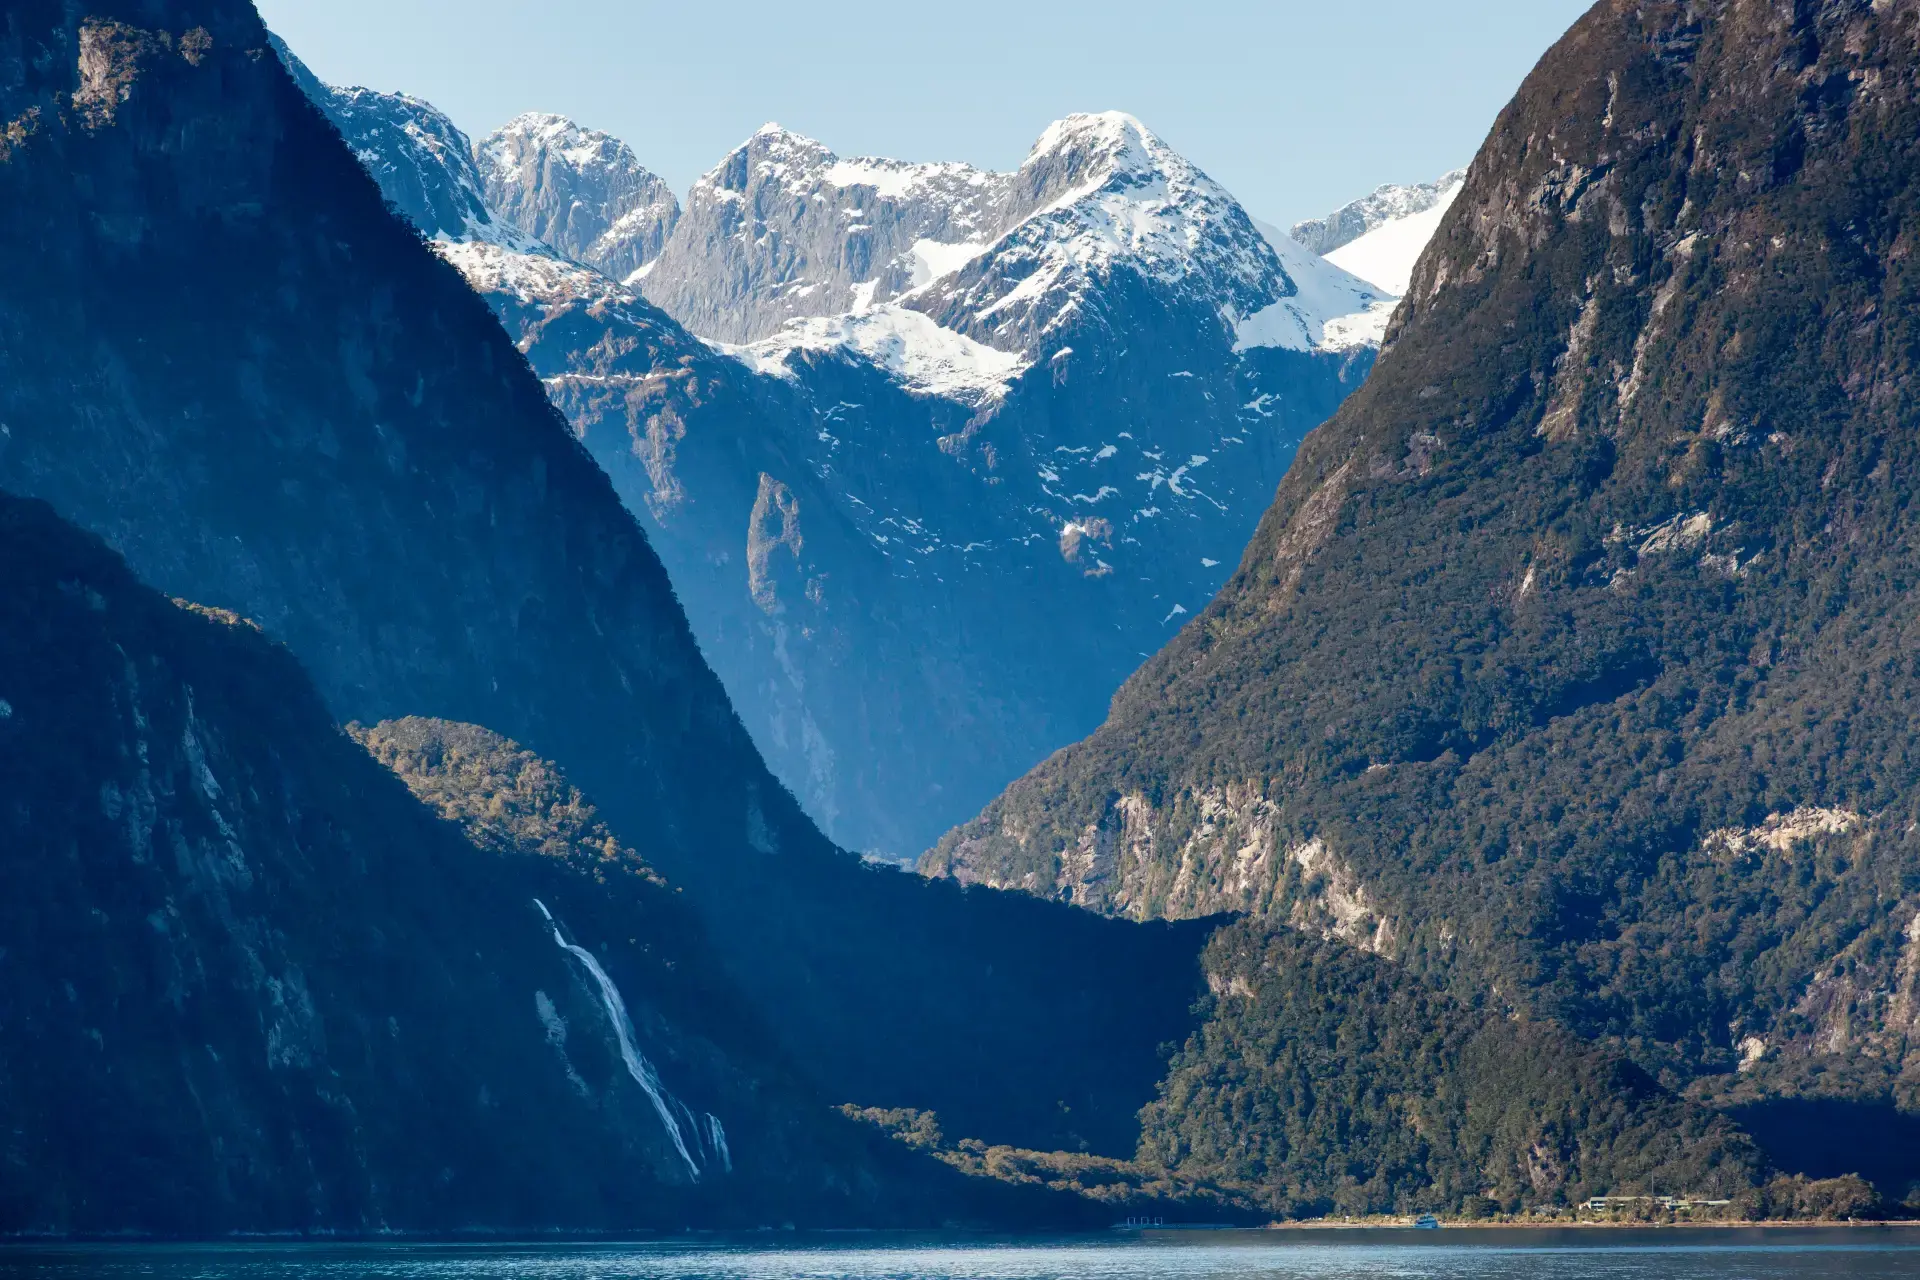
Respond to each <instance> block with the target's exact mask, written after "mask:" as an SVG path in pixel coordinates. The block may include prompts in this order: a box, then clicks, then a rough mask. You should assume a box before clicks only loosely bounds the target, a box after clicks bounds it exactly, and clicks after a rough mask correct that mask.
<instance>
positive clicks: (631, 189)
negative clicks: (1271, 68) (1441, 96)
mask: <svg viewBox="0 0 1920 1280" xmlns="http://www.w3.org/2000/svg"><path fill="white" fill-rule="evenodd" d="M295 53H296V51H295V50H292V49H290V48H288V47H287V46H286V45H285V44H283V43H281V42H280V41H279V40H278V39H277V38H275V37H273V36H271V35H270V34H269V32H268V31H267V29H266V27H265V25H264V24H263V23H262V21H261V20H260V17H259V15H258V14H257V13H256V12H255V10H254V8H253V6H252V4H251V3H250V0H98V3H96V4H94V5H92V6H91V7H90V8H89V9H87V10H86V11H85V12H84V13H83V12H82V11H80V10H76V9H75V8H74V7H73V6H71V5H66V4H61V3H55V0H18V3H15V4H13V5H12V6H11V7H10V9H9V13H8V22H7V24H6V25H5V26H4V27H3V28H0V195H4V199H0V244H4V245H5V246H6V247H7V248H8V249H9V250H10V251H11V252H10V253H9V255H8V260H9V262H10V263H12V264H13V268H12V269H11V270H10V271H9V272H8V273H7V274H6V275H5V277H4V278H0V366H3V367H4V374H5V376H4V377H0V598H3V599H4V600H5V601H6V605H7V607H6V608H5V609H0V797H4V799H3V800H0V977H4V979H5V981H4V982H0V1025H4V1026H5V1027H6V1028H7V1029H8V1034H7V1035H6V1036H4V1037H0V1239H6V1238H13V1237H34V1238H41V1237H55V1238H59V1239H73V1238H87V1237H116V1238H117V1237H135V1238H167V1239H234V1238H255V1237H258V1236H261V1235H272V1236H286V1237H290V1238H300V1239H309V1238H311V1239H339V1238H362V1237H366V1238H390V1237H399V1238H415V1237H427V1236H433V1237H461V1238H466V1237H492V1238H496V1239H503V1238H509V1237H511V1238H530V1237H566V1238H572V1237H590V1236H600V1235H616V1236H630V1235H634V1234H636V1233H648V1234H651V1233H684V1232H689V1231H703V1232H704V1231H764V1230H783V1231H790V1230H794V1229H800V1228H831V1229H863V1230H864V1229H874V1228H906V1229H912V1230H916V1231H921V1230H927V1229H944V1230H956V1229H963V1230H968V1231H972V1230H987V1231H993V1232H1014V1231H1019V1232H1031V1231H1048V1232H1057V1231H1086V1230H1094V1229H1101V1228H1105V1227H1108V1226H1110V1225H1112V1224H1113V1223H1114V1222H1115V1220H1116V1219H1123V1218H1132V1219H1134V1220H1135V1221H1139V1220H1141V1219H1142V1218H1144V1219H1147V1220H1151V1219H1153V1218H1164V1219H1167V1220H1170V1221H1173V1222H1175V1223H1190V1222H1198V1221H1205V1222H1215V1223H1228V1222H1231V1223H1235V1224H1243V1225H1259V1224H1264V1223H1269V1222H1276V1221H1299V1220H1312V1219H1325V1218H1329V1217H1332V1216H1348V1217H1353V1218H1381V1219H1384V1218H1389V1217H1397V1218H1399V1219H1400V1220H1402V1221H1410V1220H1411V1219H1412V1218H1413V1217H1414V1215H1420V1214H1436V1215H1440V1216H1441V1217H1444V1218H1447V1219H1449V1220H1459V1221H1479V1220H1487V1219H1493V1218H1500V1219H1505V1220H1508V1221H1536V1222H1554V1223H1567V1222H1571V1221H1575V1220H1594V1219H1596V1218H1599V1219H1603V1220H1605V1219H1619V1218H1647V1219H1649V1220H1662V1221H1671V1220H1676V1215H1682V1216H1684V1214H1685V1213H1694V1214H1697V1215H1706V1216H1709V1217H1714V1218H1719V1219H1752V1220H1763V1219H1796V1218H1797V1219H1821V1220H1827V1221H1841V1220H1847V1219H1852V1218H1856V1217H1858V1218H1864V1217H1867V1216H1870V1215H1881V1216H1911V1215H1914V1214H1920V1159H1916V1158H1915V1157H1914V1156H1913V1153H1912V1152H1911V1151H1910V1150H1909V1149H1908V1147H1909V1146H1910V1144H1909V1143H1907V1142H1906V1141H1905V1138H1906V1137H1909V1136H1911V1135H1912V1134H1913V1133H1914V1132H1916V1131H1920V1130H1916V1126H1920V1057H1916V1054H1917V1053H1920V1003H1917V1001H1920V995H1917V994H1916V993H1917V992H1920V845H1916V832H1920V779H1916V776H1915V774H1914V771H1913V765H1912V760H1913V759H1914V758H1915V756H1916V754H1920V745H1917V744H1916V743H1915V741H1914V735H1913V729H1912V725H1911V723H1910V721H1911V716H1910V715H1909V713H1908V707H1909V705H1910V703H1911V702H1912V701H1913V700H1914V699H1915V698H1916V697H1917V696H1920V665H1916V663H1915V662H1914V661H1913V660H1912V659H1911V656H1910V655H1911V653H1912V652H1913V649H1914V645H1913V644H1912V643H1911V641H1912V639H1913V633H1914V630H1915V627H1916V625H1917V624H1920V615H1916V607H1915V605H1914V604H1913V603H1912V602H1913V600H1914V598H1915V597H1914V591H1913V589H1912V588H1913V586H1914V579H1915V574H1916V570H1915V566H1916V565H1920V545H1917V541H1916V540H1917V538H1920V527H1917V526H1916V524H1915V520H1914V517H1913V514H1912V503H1911V502H1909V501H1908V497H1907V495H1908V491H1909V489H1910V488H1911V486H1912V484H1913V482H1914V476H1915V475H1916V474H1920V473H1916V471H1915V467H1916V465H1920V453H1917V452H1916V449H1915V447H1914V446H1913V444H1912V443H1911V441H1910V440H1909V438H1908V437H1907V436H1906V435H1905V434H1904V432H1903V431H1902V429H1901V428H1900V426H1899V424H1900V422H1902V421H1904V420H1905V415H1906V414H1907V413H1908V412H1911V411H1912V406H1911V405H1910V404H1909V403H1908V402H1909V400H1910V399H1911V397H1912V394H1913V389H1912V379H1911V378H1910V377H1909V368H1908V366H1909V365H1910V364H1911V363H1912V360H1911V356H1910V352H1911V350H1912V349H1913V348H1914V347H1915V345H1916V342H1915V337H1916V335H1915V332H1914V329H1915V323H1916V322H1915V320H1914V316H1915V315H1916V314H1920V313H1916V311H1915V309H1914V308H1913V307H1910V306H1908V305H1907V303H1908V302H1909V301H1910V298H1909V295H1910V294H1912V293H1913V292H1914V291H1915V288H1916V283H1917V279H1916V277H1915V274H1914V269H1913V268H1912V267H1911V265H1910V264H1911V262H1912V253H1911V250H1912V248H1913V245H1914V243H1915V241H1916V237H1920V195H1916V193H1917V192H1920V143H1916V141H1915V139H1916V138H1920V129H1916V127H1915V126H1916V125H1917V124H1920V10H1916V9H1915V8H1914V6H1913V5H1911V4H1908V3H1905V0H1899V2H1897V3H1887V2H1886V0H1830V2H1829V3H1826V4H1822V5H1786V6H1779V5H1774V6H1762V5H1754V4H1748V3H1743V2H1742V0H1599V3H1597V4H1595V5H1594V7H1593V8H1592V9H1591V10H1590V11H1589V12H1588V13H1587V15H1586V16H1585V17H1584V18H1582V19H1581V20H1580V21H1579V22H1578V23H1576V24H1575V26H1574V27H1573V28H1572V29H1571V30H1570V31H1569V32H1568V33H1567V34H1566V36H1565V37H1564V38H1563V39H1562V40H1561V41H1560V42H1559V43H1558V44H1556V45H1555V46H1554V47H1553V49H1552V50H1551V51H1549V52H1548V53H1547V55H1546V56H1545V57H1544V58H1543V59H1542V60H1541V62H1540V64H1539V65H1538V67H1537V68H1536V69H1535V70H1534V71H1533V73H1532V74H1531V75H1530V76H1529V77H1528V78H1527V79H1526V81H1525V83H1524V84H1523V85H1521V87H1520V88H1519V91H1518V93H1517V95H1516V96H1515V97H1514V99H1513V101H1512V102H1511V104H1510V105H1509V106H1508V107H1507V108H1506V109H1505V110H1504V111H1503V112H1502V113H1501V114H1500V116H1499V118H1498V119H1497V120H1496V121H1495V122H1494V124H1493V127H1492V129H1491V132H1490V133H1489V134H1488V136H1487V139H1486V141H1485V143H1484V145H1483V146H1482V147H1481V148H1480V149H1479V151H1478V152H1477V154H1476V155H1475V156H1474V157H1473V159H1472V162H1471V164H1470V165H1469V166H1468V167H1467V168H1466V169H1463V170H1456V171H1453V172H1450V173H1446V174H1444V175H1443V176H1441V177H1440V178H1438V179H1437V180H1435V181H1433V182H1428V183H1421V184H1417V185H1409V186H1386V187H1380V188H1378V189H1377V190H1375V191H1374V192H1372V193H1371V194H1370V195H1368V196H1366V197H1364V198H1362V199H1360V200H1357V201H1355V202H1353V203H1351V204H1348V205H1346V206H1343V207H1342V208H1340V209H1338V210H1336V211H1335V212H1333V213H1332V214H1329V215H1328V216H1326V217H1324V218H1320V219H1315V220H1312V221H1308V222H1301V223H1297V224H1295V225H1294V226H1293V227H1292V228H1291V230H1290V231H1287V232H1284V233H1283V232H1282V231H1280V230H1278V229H1276V228H1275V227H1272V226H1270V225H1268V224H1266V223H1264V222H1259V221H1257V220H1255V219H1254V218H1253V217H1252V216H1251V215H1250V214H1249V213H1248V212H1247V211H1246V210H1245V209H1244V208H1243V207H1242V206H1241V205H1240V204H1239V202H1238V201H1237V200H1235V199H1234V197H1233V196H1232V195H1231V194H1229V193H1228V192H1227V191H1226V190H1225V188H1223V187H1222V186H1220V185H1219V184H1218V183H1216V182H1215V181H1214V180H1213V179H1211V178H1210V177H1208V176H1207V175H1206V174H1205V173H1203V172H1202V171H1201V170H1200V169H1199V168H1197V167H1196V166H1194V165H1193V164H1192V163H1191V162H1190V161H1189V160H1187V159H1186V158H1185V157H1184V156H1183V155H1182V154H1181V153H1180V152H1178V151H1176V150H1175V149H1173V148H1172V147H1171V146H1169V145H1168V143H1167V142H1166V141H1164V140H1163V139H1161V138H1160V137H1159V136H1158V135H1156V134H1155V133H1153V132H1152V131H1151V130H1150V129H1148V128H1147V127H1146V126H1145V125H1144V124H1142V123H1141V122H1140V121H1139V120H1137V119H1135V118H1134V117H1132V116H1129V115H1126V114H1125V113H1122V112H1103V113H1094V114H1081V115H1071V116H1067V117H1065V118H1063V119H1061V120H1059V121H1056V122H1055V123H1054V124H1052V125H1049V126H1048V127H1047V128H1046V129H1045V130H1044V131H1043V132H1042V133H1041V135H1040V137H1039V138H1038V139H1037V141H1036V142H1035V143H1034V145H1033V146H1032V147H1031V149H1030V150H1029V152H1028V154H1027V155H1026V157H1025V159H1024V160H1023V161H1022V162H1021V163H1020V164H1019V165H1018V166H1017V167H1015V168H1013V169H1011V170H1009V171H1004V172H1001V171H993V170H988V169H982V168H977V167H974V166H970V165H966V164H960V163H910V162H905V161H898V160H891V159H879V158H872V157H863V158H846V157H842V156H840V155H838V154H836V153H835V152H833V151H832V150H830V149H829V148H828V147H827V146H826V145H824V144H822V143H820V142H817V141H814V140H812V139H809V138H806V137H804V136H802V135H799V134H797V133H794V132H791V131H789V130H785V129H782V128H780V127H778V126H774V125H769V126H766V127H765V128H762V129H761V130H759V131H758V132H756V133H754V134H753V135H752V136H751V137H750V138H748V139H747V140H746V141H745V142H743V143H742V144H741V145H740V146H739V147H737V148H736V149H734V150H733V151H732V152H730V153H729V154H728V155H727V156H725V157H724V158H723V159H722V160H721V161H720V163H719V164H717V165H716V166H714V167H713V168H712V169H711V170H710V171H708V172H707V173H706V174H705V175H704V176H702V177H701V178H700V179H698V181H696V182H695V183H694V184H693V186H692V187H691V189H690V190H689V191H688V192H687V193H686V194H685V196H684V197H680V196H677V195H676V194H675V192H674V191H673V189H672V188H671V187H670V186H669V185H668V183H667V182H665V181H664V180H663V179H661V178H660V177H658V176H657V175H655V174H654V173H652V172H650V171H649V170H648V169H647V168H646V167H645V165H644V164H643V159H642V157H641V156H639V155H638V154H637V153H636V152H635V151H634V150H633V149H632V148H630V147H628V146H627V145H626V144H625V143H623V142H621V141H620V140H619V139H617V138H615V137H613V136H612V135H609V134H606V133H602V132H597V131H595V130H592V129H589V128H586V127H584V126H582V125H580V124H578V123H576V122H575V121H573V120H571V119H569V118H567V117H564V116H559V115H553V114H547V113H540V112H534V113H530V114H523V115H519V116H517V117H515V118H513V119H512V120H510V121H509V122H508V123H507V124H506V125H505V126H503V127H502V128H500V129H499V130H498V131H496V132H494V133H493V134H491V135H490V136H486V137H481V138H479V139H478V140H477V142H476V141H474V140H472V139H470V138H469V137H468V136H467V135H466V134H464V133H463V132H462V131H461V130H460V129H458V128H456V127H455V126H454V124H453V122H452V121H451V120H450V119H449V118H448V117H447V116H445V115H444V114H442V113H441V112H440V111H438V110H437V109H436V108H435V107H433V106H432V105H431V104H429V103H427V102H425V101H423V100H421V99H419V98H416V97H411V96H408V95H405V94H394V93H383V92H376V91H373V90H370V89H364V88H340V87H334V86H330V85H328V84H326V83H323V82H322V81H321V80H320V79H319V78H318V77H316V76H315V75H314V74H313V73H312V72H311V71H310V70H309V69H308V68H307V67H306V66H304V65H303V64H302V63H301V62H300V60H299V58H298V57H296V56H295ZM532 105H537V104H532ZM511 109H513V110H517V109H518V108H517V107H514V108H511ZM503 114H505V113H504V112H503ZM1439 167H1440V166H1439V165H1438V164H1436V165H1434V166H1433V169H1430V170H1428V172H1433V171H1434V170H1437V169H1438V168H1439ZM916 858H917V860H916ZM1656 1194H1666V1195H1668V1196H1673V1195H1675V1194H1679V1195H1680V1196H1681V1197H1682V1198H1685V1199H1687V1200H1688V1201H1689V1202H1690V1204H1691V1205H1692V1207H1691V1208H1690V1209H1687V1210H1675V1209H1670V1208H1667V1207H1663V1206H1661V1205H1659V1204H1657V1203H1656V1202H1655V1201H1654V1200H1653V1197H1654V1196H1655V1195H1656ZM1595 1197H1617V1199H1615V1200H1612V1201H1606V1200H1602V1201H1599V1202H1598V1203H1599V1204H1600V1205H1601V1207H1600V1208H1597V1209H1596V1208H1595V1207H1594V1205H1595V1203H1596V1202H1595V1201H1594V1198H1595ZM1633 1197H1644V1199H1643V1200H1636V1199H1633ZM783 1238H784V1237H783Z"/></svg>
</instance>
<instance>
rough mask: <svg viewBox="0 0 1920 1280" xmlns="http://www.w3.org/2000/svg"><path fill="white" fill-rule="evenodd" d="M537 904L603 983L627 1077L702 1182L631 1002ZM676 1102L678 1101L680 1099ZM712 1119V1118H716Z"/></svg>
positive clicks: (556, 935) (557, 937)
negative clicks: (644, 1049) (645, 1050)
mask: <svg viewBox="0 0 1920 1280" xmlns="http://www.w3.org/2000/svg"><path fill="white" fill-rule="evenodd" d="M533 905H534V906H536V907H538V908H540V914H541V915H543V916H545V917H546V918H547V923H548V924H549V925H552V926H553V940H554V941H555V942H557V943H559V944H560V949H561V950H562V951H564V952H566V953H567V954H568V955H570V956H572V957H573V958H574V959H576V960H578V961H579V962H580V963H581V964H583V965H585V966H586V967H587V972H588V973H590V974H592V975H593V980H594V981H595V982H597V983H599V984H600V1003H601V1004H603V1005H605V1006H606V1010H607V1020H608V1021H609V1022H611V1023H613V1033H614V1035H615V1036H616V1037H617V1038H618V1039H619V1041H620V1060H621V1061H622V1062H624V1063H626V1064H627V1074H628V1075H630V1076H632V1077H633V1078H634V1080H635V1082H636V1083H638V1084H639V1086H640V1087H641V1088H642V1089H644V1090H646V1093H647V1097H648V1098H650V1099H651V1100H652V1101H653V1109H654V1110H655V1111H657V1112H659V1114H660V1123H662V1124H664V1125H665V1126H666V1127H667V1136H668V1137H669V1138H672V1139H673V1149H674V1150H675V1151H678V1152H679V1153H680V1158H681V1159H682V1160H684V1161H686V1162H687V1172H688V1173H689V1174H690V1175H692V1177H693V1180H694V1181H695V1182H698V1181H699V1180H700V1166H699V1165H697V1164H695V1163H694V1159H693V1156H692V1155H691V1154H690V1153H689V1152H688V1151H687V1140H686V1138H685V1137H683V1136H682V1135H681V1132H680V1122H679V1121H678V1120H675V1119H674V1118H673V1109H672V1108H671V1107H669V1106H668V1105H667V1099H666V1096H665V1094H664V1092H663V1091H662V1090H661V1088H660V1077H659V1076H658V1075H656V1074H655V1073H654V1070H653V1064H652V1063H651V1062H648V1061H647V1059H646V1057H645V1056H644V1055H643V1054H641V1052H640V1047H639V1045H637V1044H635V1043H634V1038H633V1020H632V1019H631V1018H629V1017H627V1003H626V1001H624V1000H622V999H621V998H620V988H618V987H616V986H614V985H613V979H612V978H609V977H608V976H607V971H606V970H605V969H602V968H601V967H600V962H599V961H598V960H596V959H594V957H593V952H591V951H589V950H587V949H586V948H585V947H577V946H575V945H574V944H573V943H571V942H568V941H567V939H566V935H564V934H562V933H561V932H560V925H559V924H558V922H556V921H555V920H554V918H553V913H552V912H551V911H548V910H547V904H546V903H544V902H542V901H540V899H538V898H535V899H534V900H533ZM675 1101H676V1102H677V1101H678V1099H675ZM708 1118H709V1119H712V1117H708ZM713 1123H714V1128H715V1129H716V1131H717V1130H718V1128H719V1124H720V1122H719V1121H718V1120H715V1121H714V1122H713ZM720 1141H721V1143H722V1146H721V1151H722V1153H723V1155H724V1153H725V1150H726V1148H725V1145H724V1144H725V1142H726V1138H725V1135H722V1136H721V1139H720ZM726 1164H727V1168H728V1169H729V1170H731V1169H732V1168H733V1161H732V1160H731V1159H728V1160H727V1162H726Z"/></svg>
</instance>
